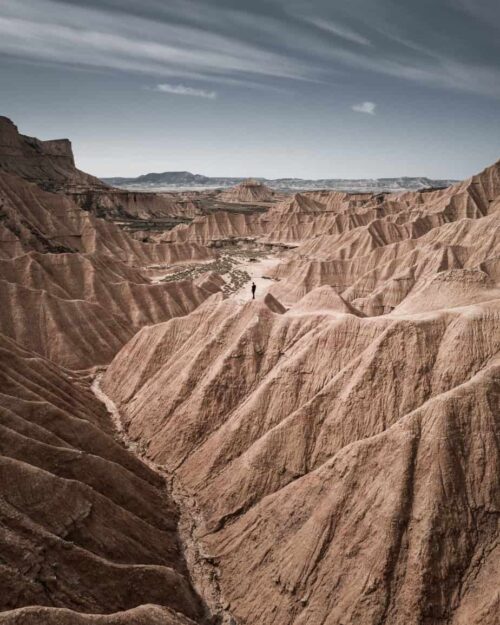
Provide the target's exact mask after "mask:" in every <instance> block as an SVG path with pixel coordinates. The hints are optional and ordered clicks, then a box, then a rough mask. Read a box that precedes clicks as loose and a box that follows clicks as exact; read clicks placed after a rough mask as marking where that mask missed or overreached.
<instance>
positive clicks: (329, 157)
mask: <svg viewBox="0 0 500 625" xmlns="http://www.w3.org/2000/svg"><path fill="white" fill-rule="evenodd" d="M0 114H4V115H7V116H9V117H11V118H12V119H13V120H14V121H15V122H16V123H17V125H18V126H19V129H20V130H21V132H23V133H24V134H30V135H35V136H38V137H40V138H42V139H48V138H56V137H69V138H70V139H71V140H72V141H73V147H74V151H75V155H76V160H77V164H78V165H79V166H80V167H81V168H82V169H84V170H86V171H89V172H91V173H93V174H95V175H98V176H119V175H121V176H132V175H138V174H142V173H146V172H150V171H169V170H190V171H192V172H195V173H203V174H207V175H225V176H266V177H283V176H300V177H305V178H321V177H332V178H341V177H350V178H356V177H382V176H401V175H411V176H413V175H414V176H417V175H427V176H430V177H435V178H439V177H441V178H446V177H451V178H463V177H467V176H469V175H471V174H473V173H475V172H476V171H479V170H481V169H482V168H483V167H485V166H487V165H488V164H490V163H492V162H494V161H495V160H497V159H498V158H499V157H500V3H499V2H498V0H418V1H416V0H252V1H251V2H250V1H249V0H247V1H243V0H140V1H138V0H0Z"/></svg>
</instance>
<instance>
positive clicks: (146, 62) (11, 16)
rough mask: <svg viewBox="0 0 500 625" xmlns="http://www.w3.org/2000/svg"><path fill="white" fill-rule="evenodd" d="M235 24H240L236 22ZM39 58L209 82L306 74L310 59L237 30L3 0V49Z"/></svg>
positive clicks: (40, 0) (42, 0) (42, 1)
mask: <svg viewBox="0 0 500 625" xmlns="http://www.w3.org/2000/svg"><path fill="white" fill-rule="evenodd" d="M235 32H237V29H235ZM2 52H3V53H5V54H10V55H13V56H18V57H20V58H31V59H34V60H37V61H49V62H59V63H63V64H76V65H77V64H80V65H82V66H87V67H99V68H110V69H117V70H121V71H128V72H142V73H148V74H152V75H157V76H172V77H174V76H175V77H179V78H187V79H198V80H200V79H201V80H206V79H208V78H210V80H211V81H212V82H214V81H216V82H218V81H220V82H228V81H235V80H239V81H241V82H244V81H246V80H249V81H250V82H252V81H255V80H256V79H260V80H263V79H265V78H271V77H272V78H284V79H292V80H304V81H308V82H309V81H311V80H314V79H315V77H316V76H317V75H318V74H319V72H318V70H317V68H315V67H314V66H313V65H311V64H310V63H306V62H303V61H301V60H300V59H297V58H293V57H292V56H290V55H286V54H281V53H279V52H276V51H275V50H271V49H270V48H269V47H267V46H262V45H256V44H253V43H252V42H245V41H244V40H243V39H242V38H241V37H238V36H236V35H235V34H229V33H228V34H224V33H220V32H216V31H212V30H207V29H204V28H202V27H201V26H195V25H192V24H191V25H189V24H182V25H181V24H178V23H175V22H172V23H169V22H157V21H153V20H151V19H147V18H144V17H137V16H134V15H131V14H128V13H125V12H124V13H123V14H121V15H120V18H119V19H117V17H116V14H114V13H113V12H111V11H107V10H100V9H97V8H82V7H78V6H74V5H65V7H64V10H61V5H60V4H59V3H57V2H54V0H2V3H1V5H0V53H2Z"/></svg>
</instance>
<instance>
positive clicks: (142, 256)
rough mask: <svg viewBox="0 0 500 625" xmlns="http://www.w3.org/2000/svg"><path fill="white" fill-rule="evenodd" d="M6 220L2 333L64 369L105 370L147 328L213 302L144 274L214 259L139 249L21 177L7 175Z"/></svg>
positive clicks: (2, 187)
mask: <svg viewBox="0 0 500 625" xmlns="http://www.w3.org/2000/svg"><path fill="white" fill-rule="evenodd" d="M0 216H1V218H2V225H3V229H4V230H3V232H4V234H3V238H2V239H1V240H0V259H2V258H3V260H0V293H1V297H2V302H3V303H4V305H3V306H2V309H1V311H0V330H1V331H2V332H3V333H4V334H6V335H7V336H10V337H11V338H13V339H15V340H17V341H18V342H20V343H21V344H22V345H24V346H25V347H28V348H31V349H34V350H36V351H37V352H38V353H39V354H41V355H43V356H46V357H47V358H51V359H53V360H54V361H55V362H57V363H59V364H61V365H63V366H66V367H70V368H75V369H83V368H89V367H92V366H95V365H103V364H106V363H108V362H109V361H110V360H111V358H112V357H113V356H114V354H116V352H117V351H118V350H119V349H120V348H121V346H122V345H123V344H124V343H125V342H126V341H127V340H129V339H130V338H131V337H132V336H133V334H134V333H135V332H136V331H137V330H138V329H139V328H140V327H142V326H143V325H145V324H151V323H158V322H160V321H165V320H166V319H170V318H171V317H173V316H176V315H184V314H186V313H188V312H190V311H191V310H193V309H194V308H195V307H196V306H198V304H200V303H201V302H202V301H203V300H204V299H206V297H208V296H209V295H211V294H212V293H213V288H205V287H203V286H196V285H195V284H194V283H193V282H192V281H191V280H185V281H181V282H175V283H168V284H151V283H150V282H149V280H148V278H147V277H146V276H145V275H144V274H143V273H142V272H141V269H142V268H143V267H144V268H147V267H149V266H150V265H153V264H154V265H156V264H160V265H169V264H172V263H176V262H183V261H186V260H193V259H196V260H206V259H210V258H213V257H214V255H213V253H212V252H211V251H210V250H208V249H206V248H203V247H201V246H199V245H196V244H194V245H192V244H182V245H180V244H148V243H141V242H139V241H136V240H134V239H132V238H131V237H129V236H128V235H127V234H126V233H125V232H123V231H122V230H120V229H119V228H118V227H116V226H115V225H113V224H111V223H109V222H106V221H104V220H102V219H98V218H95V217H94V216H92V215H90V214H89V213H86V212H85V211H83V210H81V209H80V208H79V207H78V206H77V205H76V204H74V202H72V201H71V200H70V199H68V198H67V197H65V196H63V195H60V194H53V193H49V192H46V191H42V190H41V189H40V188H39V187H38V186H37V185H35V184H32V183H28V182H25V181H24V180H22V179H20V178H18V177H17V176H12V175H10V174H0ZM34 250H36V251H34Z"/></svg>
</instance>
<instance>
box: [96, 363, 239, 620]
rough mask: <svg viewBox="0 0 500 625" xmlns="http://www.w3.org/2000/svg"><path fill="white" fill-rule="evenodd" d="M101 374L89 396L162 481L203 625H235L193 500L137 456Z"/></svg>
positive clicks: (172, 477)
mask: <svg viewBox="0 0 500 625" xmlns="http://www.w3.org/2000/svg"><path fill="white" fill-rule="evenodd" d="M103 374H104V372H101V373H98V374H97V375H96V377H95V378H94V381H93V382H92V387H91V388H92V392H93V393H94V395H95V396H96V398H97V399H98V400H99V401H100V402H102V403H103V404H104V405H105V406H106V409H107V411H108V413H109V414H110V416H111V419H112V422H113V425H114V427H115V430H116V435H117V438H118V439H119V440H120V442H121V443H122V444H123V445H124V447H125V448H126V449H127V450H128V451H130V452H131V453H133V454H134V455H135V456H137V457H138V458H139V459H140V460H141V461H142V462H144V464H146V465H147V466H148V467H149V468H150V469H152V470H153V471H155V473H157V474H158V475H160V476H161V477H162V478H163V479H164V480H165V485H166V490H167V492H168V495H169V496H170V497H172V499H173V500H174V502H175V504H176V505H177V508H178V510H179V523H178V528H177V530H178V533H179V537H180V541H181V545H182V550H183V553H184V557H185V559H186V563H187V567H188V570H189V574H190V578H191V582H192V584H193V586H194V588H195V590H196V592H197V593H198V595H199V596H200V597H201V599H202V601H203V603H204V604H205V609H206V614H205V622H206V623H207V625H212V624H213V625H237V622H236V620H235V619H234V617H233V616H232V614H231V613H230V612H229V611H228V607H229V606H228V603H227V602H226V601H225V599H224V597H223V596H222V593H221V590H220V587H219V581H218V579H219V569H218V568H217V566H215V565H214V564H213V563H212V561H211V560H210V559H209V558H208V556H206V555H205V554H204V553H203V551H202V548H201V546H200V544H199V543H198V541H197V537H196V534H197V529H198V527H199V526H201V513H200V510H199V509H198V507H197V505H196V502H195V500H194V498H193V497H191V496H189V495H187V494H186V492H185V491H184V490H183V488H182V485H181V484H180V482H179V480H177V478H176V476H175V473H171V472H169V471H167V470H166V468H165V467H163V466H162V465H158V464H156V463H154V462H152V461H151V460H150V459H148V458H147V457H146V456H145V455H143V454H142V453H141V450H140V447H139V445H138V444H137V443H136V442H134V441H133V440H131V439H130V438H129V437H128V435H127V431H126V429H125V428H124V426H123V422H122V419H121V415H120V412H119V410H118V408H117V407H116V405H115V403H114V401H113V400H112V399H111V398H110V397H108V395H106V393H105V392H104V391H103V390H102V388H101V384H100V383H101V378H102V376H103Z"/></svg>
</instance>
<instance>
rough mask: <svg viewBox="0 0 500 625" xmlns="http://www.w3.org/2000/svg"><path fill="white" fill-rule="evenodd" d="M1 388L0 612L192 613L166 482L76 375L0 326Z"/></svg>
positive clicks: (159, 616) (59, 619) (13, 618)
mask: <svg viewBox="0 0 500 625" xmlns="http://www.w3.org/2000/svg"><path fill="white" fill-rule="evenodd" d="M0 388H1V392H0V431H1V436H0V474H1V483H2V497H1V504H0V517H1V521H0V525H1V530H0V543H1V552H2V563H1V566H0V610H2V611H6V612H2V613H0V622H1V623H16V624H19V623H21V624H25V623H42V622H43V623H80V622H81V623H96V624H97V623H110V624H111V623H121V624H123V625H125V624H130V625H132V623H134V624H136V623H141V622H142V623H145V624H146V623H147V624H148V625H149V624H151V625H153V624H155V625H156V624H158V625H159V624H160V623H171V625H184V624H187V623H188V622H189V623H191V622H192V621H191V620H188V618H185V617H189V618H192V619H198V618H199V617H200V616H201V614H202V608H201V605H200V602H199V600H198V599H197V597H196V595H195V593H194V592H193V590H192V588H191V585H190V582H189V580H188V577H187V572H186V565H185V562H184V560H183V556H182V553H181V551H180V546H179V539H178V536H177V532H176V525H177V511H176V509H175V507H174V505H173V504H172V502H171V501H170V499H169V496H168V494H167V493H166V487H165V484H164V483H163V480H162V479H161V478H160V477H159V476H158V475H157V474H156V473H154V472H153V471H152V470H151V469H149V468H148V467H147V466H146V465H144V464H143V463H141V462H140V461H138V460H137V459H136V458H135V457H134V456H132V455H131V454H130V453H128V452H126V451H125V450H124V449H123V448H122V446H121V445H120V444H118V443H117V442H116V441H115V440H114V439H113V436H112V431H113V429H112V425H111V422H110V419H109V416H108V415H107V414H106V411H105V410H104V409H103V406H102V404H101V403H100V402H98V401H97V400H96V399H95V398H94V397H93V395H92V394H91V393H90V390H89V388H88V387H87V385H86V384H85V383H84V381H83V380H81V379H79V378H78V377H75V376H74V375H70V374H69V373H68V372H65V371H63V370H62V369H60V368H58V367H57V366H56V365H54V364H53V363H51V362H49V361H47V360H45V359H43V358H41V357H39V356H37V355H36V354H34V353H33V352H29V351H26V350H25V349H23V348H21V347H20V346H19V345H17V344H16V343H15V342H13V341H11V340H10V339H7V338H5V337H3V336H1V335H0ZM145 604H156V605H157V607H154V606H146V605H145ZM29 606H45V608H42V607H29ZM139 606H142V607H139ZM160 606H164V608H163V609H162V608H160ZM61 608H65V610H62V609H61ZM115 612H118V613H119V614H117V615H115V614H113V613H115ZM84 613H87V616H84ZM94 614H95V616H94ZM104 615H109V616H104Z"/></svg>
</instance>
